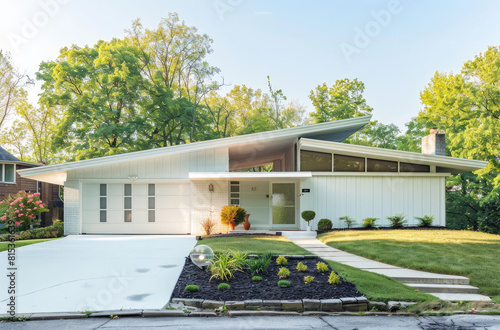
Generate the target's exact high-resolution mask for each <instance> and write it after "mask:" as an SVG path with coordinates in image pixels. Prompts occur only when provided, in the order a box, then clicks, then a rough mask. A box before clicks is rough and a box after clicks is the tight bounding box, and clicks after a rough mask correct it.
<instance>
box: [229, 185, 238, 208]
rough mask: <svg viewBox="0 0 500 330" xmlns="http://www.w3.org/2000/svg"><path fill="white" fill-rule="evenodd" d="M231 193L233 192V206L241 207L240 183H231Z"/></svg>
mask: <svg viewBox="0 0 500 330" xmlns="http://www.w3.org/2000/svg"><path fill="white" fill-rule="evenodd" d="M229 191H230V192H231V198H230V199H231V203H230V204H231V205H240V182H239V181H231V186H230V189H229Z"/></svg>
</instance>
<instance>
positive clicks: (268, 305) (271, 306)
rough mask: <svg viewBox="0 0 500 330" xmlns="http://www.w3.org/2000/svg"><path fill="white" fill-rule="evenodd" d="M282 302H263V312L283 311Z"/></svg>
mask: <svg viewBox="0 0 500 330" xmlns="http://www.w3.org/2000/svg"><path fill="white" fill-rule="evenodd" d="M281 308H282V306H281V300H262V309H263V310H272V311H273V310H281Z"/></svg>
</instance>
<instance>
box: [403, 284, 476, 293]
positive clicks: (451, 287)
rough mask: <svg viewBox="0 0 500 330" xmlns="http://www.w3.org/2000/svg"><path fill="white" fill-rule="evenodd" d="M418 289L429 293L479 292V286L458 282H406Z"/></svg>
mask: <svg viewBox="0 0 500 330" xmlns="http://www.w3.org/2000/svg"><path fill="white" fill-rule="evenodd" d="M405 284H406V285H408V286H411V287H412V288H415V289H417V290H418V291H422V292H427V293H478V292H479V288H477V287H475V286H472V285H457V284H427V283H405Z"/></svg>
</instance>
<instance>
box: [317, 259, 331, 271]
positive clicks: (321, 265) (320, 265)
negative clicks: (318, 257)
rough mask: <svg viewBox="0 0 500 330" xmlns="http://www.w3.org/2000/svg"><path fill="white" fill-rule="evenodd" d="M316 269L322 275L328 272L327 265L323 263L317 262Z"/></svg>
mask: <svg viewBox="0 0 500 330" xmlns="http://www.w3.org/2000/svg"><path fill="white" fill-rule="evenodd" d="M316 269H318V271H320V272H322V273H323V272H327V271H328V265H327V264H325V263H324V262H321V261H320V262H318V263H317V264H316Z"/></svg>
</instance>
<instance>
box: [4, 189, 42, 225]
mask: <svg viewBox="0 0 500 330" xmlns="http://www.w3.org/2000/svg"><path fill="white" fill-rule="evenodd" d="M2 203H4V204H7V205H8V206H7V209H6V210H5V214H4V215H3V216H2V217H0V220H2V221H4V222H6V224H5V225H6V227H8V226H10V225H12V224H13V225H14V226H15V227H17V230H19V231H23V230H28V229H30V227H31V225H33V227H38V226H39V225H40V221H39V220H38V215H40V214H41V213H43V212H48V211H49V210H48V209H47V208H45V205H44V204H43V202H42V201H41V200H40V194H39V193H35V194H32V193H27V192H24V191H20V192H19V193H17V195H15V196H9V197H8V198H7V199H6V200H4V201H3V202H2Z"/></svg>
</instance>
